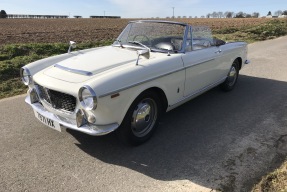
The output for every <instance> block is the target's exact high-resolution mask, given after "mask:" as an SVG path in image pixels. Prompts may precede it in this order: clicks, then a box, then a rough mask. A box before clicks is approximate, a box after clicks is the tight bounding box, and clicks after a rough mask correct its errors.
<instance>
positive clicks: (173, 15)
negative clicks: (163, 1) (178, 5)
mask: <svg viewBox="0 0 287 192" xmlns="http://www.w3.org/2000/svg"><path fill="white" fill-rule="evenodd" d="M172 18H173V19H174V7H172Z"/></svg>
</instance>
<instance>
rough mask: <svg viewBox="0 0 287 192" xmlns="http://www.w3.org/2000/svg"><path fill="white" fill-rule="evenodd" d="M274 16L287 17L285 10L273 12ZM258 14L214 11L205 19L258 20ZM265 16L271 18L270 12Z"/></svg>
mask: <svg viewBox="0 0 287 192" xmlns="http://www.w3.org/2000/svg"><path fill="white" fill-rule="evenodd" d="M274 15H275V16H280V15H287V10H285V11H281V10H278V11H275V12H274ZM259 16H260V14H259V13H258V12H253V13H252V14H249V13H244V12H243V11H240V12H238V13H235V12H232V11H226V12H224V13H223V12H221V11H219V12H216V11H214V12H213V13H208V14H207V15H206V18H258V17H259ZM267 16H272V13H271V11H269V12H268V13H267Z"/></svg>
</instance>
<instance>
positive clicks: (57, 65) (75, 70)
mask: <svg viewBox="0 0 287 192" xmlns="http://www.w3.org/2000/svg"><path fill="white" fill-rule="evenodd" d="M54 67H57V68H59V69H62V70H64V71H69V72H72V73H76V74H80V75H85V76H92V75H93V73H92V72H89V71H83V70H78V69H71V68H68V67H64V66H61V65H59V64H55V65H54Z"/></svg>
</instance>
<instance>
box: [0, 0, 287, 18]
mask: <svg viewBox="0 0 287 192" xmlns="http://www.w3.org/2000/svg"><path fill="white" fill-rule="evenodd" d="M172 7H175V9H174V10H175V16H176V17H177V16H187V17H188V16H192V17H195V16H198V17H200V16H202V15H204V16H206V14H207V13H212V12H213V11H217V12H218V11H222V12H225V11H233V12H239V11H243V12H246V13H250V14H251V13H253V12H259V13H260V16H266V15H267V13H268V11H271V12H272V14H274V12H275V11H277V10H282V11H283V10H287V0H237V1H232V0H48V1H41V0H0V10H2V9H4V10H5V11H6V12H7V13H8V14H39V15H49V14H50V15H70V16H71V17H73V16H74V15H81V16H83V17H89V16H90V15H104V12H105V15H112V16H121V17H122V18H150V17H163V18H164V17H167V16H172Z"/></svg>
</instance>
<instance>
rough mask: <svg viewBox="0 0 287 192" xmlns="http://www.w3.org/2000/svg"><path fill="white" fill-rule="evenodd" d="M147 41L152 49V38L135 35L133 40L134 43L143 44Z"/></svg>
mask: <svg viewBox="0 0 287 192" xmlns="http://www.w3.org/2000/svg"><path fill="white" fill-rule="evenodd" d="M144 39H146V41H147V43H148V45H147V46H149V47H151V40H150V38H148V36H146V35H135V36H134V38H133V41H139V42H141V43H142V42H143V40H144Z"/></svg>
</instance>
